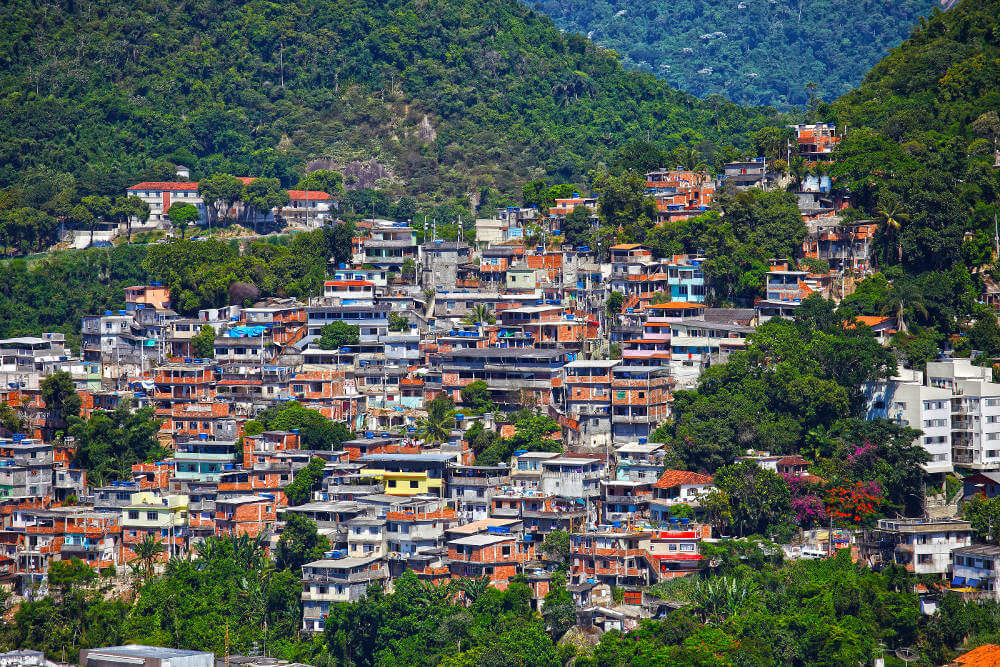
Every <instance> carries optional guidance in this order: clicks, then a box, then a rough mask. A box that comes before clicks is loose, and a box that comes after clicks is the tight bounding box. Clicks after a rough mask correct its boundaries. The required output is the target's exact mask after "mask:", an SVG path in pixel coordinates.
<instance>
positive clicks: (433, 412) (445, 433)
mask: <svg viewBox="0 0 1000 667" xmlns="http://www.w3.org/2000/svg"><path fill="white" fill-rule="evenodd" d="M454 428H455V409H454V408H453V407H452V408H448V407H447V405H446V403H445V402H443V401H431V402H430V403H428V404H427V416H426V417H424V418H422V419H420V421H418V422H417V431H418V433H419V434H420V437H422V438H423V439H424V442H426V443H427V444H429V445H440V444H441V443H442V442H446V441H447V440H448V438H449V436H450V435H451V431H452V429H454Z"/></svg>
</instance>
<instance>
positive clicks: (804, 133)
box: [789, 123, 840, 162]
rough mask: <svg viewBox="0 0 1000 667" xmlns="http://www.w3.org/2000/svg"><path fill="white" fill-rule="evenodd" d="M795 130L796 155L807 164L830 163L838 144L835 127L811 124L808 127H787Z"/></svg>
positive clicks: (834, 125)
mask: <svg viewBox="0 0 1000 667" xmlns="http://www.w3.org/2000/svg"><path fill="white" fill-rule="evenodd" d="M789 127H790V128H792V129H794V130H795V142H796V145H797V146H798V154H799V155H800V156H801V157H803V158H805V159H806V161H807V162H830V161H832V160H833V152H834V151H835V150H836V149H837V146H838V145H839V144H840V137H839V136H838V135H837V126H836V124H834V123H813V124H809V125H804V124H803V125H789Z"/></svg>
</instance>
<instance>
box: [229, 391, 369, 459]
mask: <svg viewBox="0 0 1000 667" xmlns="http://www.w3.org/2000/svg"><path fill="white" fill-rule="evenodd" d="M293 429H295V430H297V431H298V432H299V438H300V439H301V441H302V449H322V450H331V449H339V448H340V443H342V442H344V441H345V440H350V439H352V438H353V437H354V434H353V433H351V431H350V429H349V428H348V427H347V426H346V425H345V424H344V423H343V422H335V421H330V420H329V419H327V418H326V417H324V416H323V414H322V413H321V412H319V411H318V410H312V409H310V408H307V407H304V406H303V405H302V404H301V403H299V402H298V401H288V402H286V403H277V404H276V405H273V406H271V407H269V408H267V409H266V410H264V411H262V412H260V413H259V414H258V415H257V416H256V417H255V418H254V419H251V420H250V421H248V422H247V425H246V427H245V429H244V433H246V435H258V434H260V433H263V432H264V431H291V430H293Z"/></svg>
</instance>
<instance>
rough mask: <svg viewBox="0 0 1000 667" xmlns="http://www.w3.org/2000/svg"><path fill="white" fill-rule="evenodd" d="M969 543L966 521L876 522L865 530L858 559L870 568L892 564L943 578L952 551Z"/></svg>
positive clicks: (970, 538) (912, 520)
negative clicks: (871, 566)
mask: <svg viewBox="0 0 1000 667" xmlns="http://www.w3.org/2000/svg"><path fill="white" fill-rule="evenodd" d="M971 544H972V524H970V523H969V522H968V521H960V520H957V519H953V520H929V519H879V520H878V522H877V523H876V525H875V528H873V529H871V530H865V531H864V536H863V538H862V540H861V544H860V553H861V557H862V558H864V559H866V560H867V561H868V563H869V564H870V565H882V566H885V565H889V564H896V565H900V566H902V567H905V568H906V569H907V570H908V571H910V572H912V573H914V574H936V575H938V576H944V575H947V573H948V572H949V571H950V570H951V566H952V561H951V554H952V551H954V550H955V549H958V548H959V547H968V546H970V545H971Z"/></svg>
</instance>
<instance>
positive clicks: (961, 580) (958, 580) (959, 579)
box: [951, 577, 965, 588]
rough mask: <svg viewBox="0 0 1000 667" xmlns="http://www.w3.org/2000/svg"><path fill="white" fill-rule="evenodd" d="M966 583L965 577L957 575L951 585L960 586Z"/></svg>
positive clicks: (953, 586)
mask: <svg viewBox="0 0 1000 667" xmlns="http://www.w3.org/2000/svg"><path fill="white" fill-rule="evenodd" d="M964 583H965V577H955V578H954V579H952V580H951V587H952V588H958V587H959V586H961V585H963V584H964Z"/></svg>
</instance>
